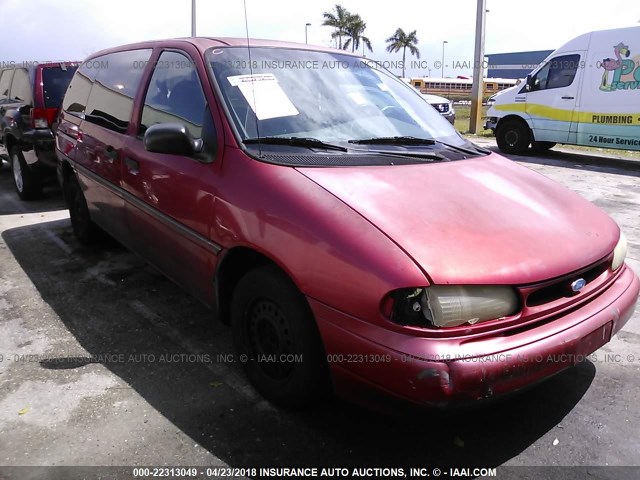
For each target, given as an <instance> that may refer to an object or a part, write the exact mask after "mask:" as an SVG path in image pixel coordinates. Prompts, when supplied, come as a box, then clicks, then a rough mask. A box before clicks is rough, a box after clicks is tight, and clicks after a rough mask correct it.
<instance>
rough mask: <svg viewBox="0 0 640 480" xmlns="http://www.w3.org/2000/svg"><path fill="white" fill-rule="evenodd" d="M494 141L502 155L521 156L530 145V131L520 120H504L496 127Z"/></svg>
mask: <svg viewBox="0 0 640 480" xmlns="http://www.w3.org/2000/svg"><path fill="white" fill-rule="evenodd" d="M496 141H497V143H498V148H500V150H501V151H503V152H504V153H510V154H514V155H523V154H525V153H526V151H527V148H529V144H530V143H531V130H530V129H529V126H528V125H527V124H526V123H525V122H524V121H522V120H506V121H505V122H503V123H501V124H500V125H498V128H497V130H496Z"/></svg>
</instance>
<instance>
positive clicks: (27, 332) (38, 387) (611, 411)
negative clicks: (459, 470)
mask: <svg viewBox="0 0 640 480" xmlns="http://www.w3.org/2000/svg"><path fill="white" fill-rule="evenodd" d="M513 159H514V160H516V161H519V162H521V163H522V165H524V166H526V167H528V168H531V169H533V170H535V171H537V172H539V173H540V174H542V175H546V176H548V177H550V178H552V179H554V180H556V181H558V182H560V183H562V184H564V185H566V186H567V187H569V188H571V189H572V190H574V191H576V192H578V193H579V194H581V195H583V196H584V197H586V198H587V199H588V200H590V201H592V202H594V203H595V204H596V205H598V206H599V207H601V208H602V209H604V210H605V211H607V212H608V213H609V214H610V215H611V216H612V217H613V218H614V219H615V220H616V221H617V222H618V223H619V224H620V226H621V228H622V229H623V231H624V232H625V234H626V236H627V238H628V240H629V253H628V257H627V262H628V264H629V265H630V266H631V267H632V268H633V269H634V270H635V271H636V272H639V271H640V221H639V220H638V219H640V169H639V170H637V171H633V170H629V169H624V170H622V169H620V170H618V169H616V168H615V167H613V166H612V167H597V166H593V165H591V164H589V162H586V161H584V158H583V156H581V155H578V154H564V153H560V154H558V153H554V152H551V153H550V154H549V155H546V156H544V157H530V158H523V157H513ZM549 248H553V245H550V246H549ZM232 352H233V348H232V345H231V331H230V329H229V328H228V327H226V326H224V325H222V324H220V323H218V322H216V321H215V320H214V319H213V315H212V313H211V312H210V311H209V310H207V309H206V308H205V307H203V306H202V305H200V304H199V303H198V302H197V301H196V300H194V299H193V298H192V297H190V296H189V295H188V294H187V293H186V292H185V291H183V290H182V289H180V288H179V287H177V286H175V285H174V284H172V283H171V282H170V281H169V280H167V279H165V278H164V277H163V276H162V275H160V274H159V273H158V272H156V271H155V270H154V269H153V268H151V267H150V266H148V265H146V264H145V262H143V261H142V260H140V259H139V258H138V257H136V256H134V255H133V254H131V253H129V252H127V251H126V250H125V249H124V248H122V247H121V246H119V245H118V244H116V243H115V242H109V241H105V242H104V244H102V245H100V246H98V247H92V248H87V247H83V246H81V245H80V244H78V243H77V242H76V241H75V239H74V238H73V234H72V232H71V227H70V222H69V219H68V213H67V211H66V210H65V207H64V203H63V201H62V197H61V194H60V191H59V189H58V188H57V187H56V185H55V184H52V185H49V186H48V187H47V188H46V189H45V196H44V198H43V199H42V200H38V201H35V202H30V203H23V202H20V201H18V199H17V197H16V195H15V192H14V191H13V186H12V184H11V172H10V171H9V169H8V168H7V166H6V165H5V167H4V168H3V169H2V170H0V358H1V360H0V465H3V466H19V465H186V466H188V465H231V466H238V467H250V466H296V465H316V466H327V465H334V466H371V465H386V466H396V465H398V466H399V465H413V466H419V465H434V464H442V465H444V464H454V465H477V466H491V467H493V466H499V465H503V464H504V465H614V466H615V465H640V456H639V455H638V452H639V451H640V438H639V437H638V434H637V432H638V431H640V403H639V402H638V392H639V391H640V375H639V373H640V312H636V313H635V314H634V316H633V318H632V319H631V320H630V321H629V323H628V324H627V325H626V327H625V328H624V329H623V331H621V332H620V333H619V334H618V335H617V337H615V338H614V339H613V340H612V341H611V342H610V343H609V344H607V345H606V346H605V347H603V348H602V349H601V350H599V351H598V352H597V353H596V354H595V355H594V356H593V357H592V359H591V360H589V361H585V362H583V363H581V364H579V365H577V366H576V367H574V368H572V369H570V370H568V371H565V372H563V373H561V374H560V375H558V376H556V377H554V378H552V379H550V380H549V381H547V382H545V383H543V384H541V385H540V386H538V387H536V388H534V389H532V390H530V391H528V392H525V393H523V394H521V395H518V396H515V397H513V398H510V399H506V400H503V401H500V402H498V403H495V404H490V405H485V406H483V407H481V408H479V409H474V410H468V411H461V412H455V413H448V414H442V413H441V412H432V411H413V410H410V411H409V410H407V411H405V410H404V409H403V410H402V411H400V410H398V411H397V412H390V413H385V414H383V413H377V412H372V411H369V410H367V409H364V408H361V407H358V406H353V405H351V404H347V403H344V402H341V401H339V400H328V401H327V402H326V403H324V404H322V405H319V406H317V407H315V408H314V409H313V410H310V411H298V412H291V411H286V410H281V409H278V408H276V407H273V406H272V405H270V404H269V403H267V402H265V401H264V400H263V399H262V398H261V397H260V396H259V395H258V394H257V393H256V392H255V391H254V390H253V388H252V387H251V386H250V385H249V384H248V382H247V381H246V380H245V378H244V376H243V374H242V372H241V369H240V367H239V365H238V364H237V363H234V362H231V361H230V360H231V357H228V356H227V355H228V354H231V353H232ZM607 354H609V355H607ZM394 413H395V414H394ZM1 477H2V475H1V474H0V478H1Z"/></svg>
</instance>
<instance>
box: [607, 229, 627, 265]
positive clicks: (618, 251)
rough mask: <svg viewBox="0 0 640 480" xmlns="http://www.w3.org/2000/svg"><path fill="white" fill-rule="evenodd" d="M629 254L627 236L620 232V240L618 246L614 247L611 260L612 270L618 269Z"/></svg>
mask: <svg viewBox="0 0 640 480" xmlns="http://www.w3.org/2000/svg"><path fill="white" fill-rule="evenodd" d="M626 256H627V238H626V237H625V236H624V233H622V232H620V240H618V244H617V245H616V248H614V249H613V261H612V262H611V270H617V269H618V268H620V267H621V266H622V264H623V263H624V259H625V257H626Z"/></svg>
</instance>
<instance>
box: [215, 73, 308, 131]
mask: <svg viewBox="0 0 640 480" xmlns="http://www.w3.org/2000/svg"><path fill="white" fill-rule="evenodd" d="M227 80H229V83H230V84H231V85H232V86H234V87H238V88H239V89H240V92H241V93H242V95H243V96H244V98H245V100H246V101H247V103H248V104H249V106H250V107H251V109H252V110H253V111H254V113H255V114H256V117H258V120H267V119H269V118H278V117H291V116H294V115H298V114H299V113H300V112H298V110H297V109H296V107H295V105H293V103H291V100H290V99H289V97H288V96H287V94H286V93H284V90H282V87H281V86H280V84H279V83H278V79H277V78H276V77H275V75H273V74H271V73H259V74H254V75H235V76H232V77H227Z"/></svg>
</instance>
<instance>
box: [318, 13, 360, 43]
mask: <svg viewBox="0 0 640 480" xmlns="http://www.w3.org/2000/svg"><path fill="white" fill-rule="evenodd" d="M352 16H353V15H351V14H350V13H349V11H348V10H347V9H346V8H344V7H343V6H342V5H338V4H336V6H335V7H333V11H331V12H324V13H323V14H322V17H323V18H324V21H323V22H322V25H326V26H327V27H333V28H334V31H333V33H332V34H331V38H337V39H338V46H339V48H340V49H342V37H345V36H348V34H347V26H348V25H349V18H350V17H352Z"/></svg>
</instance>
